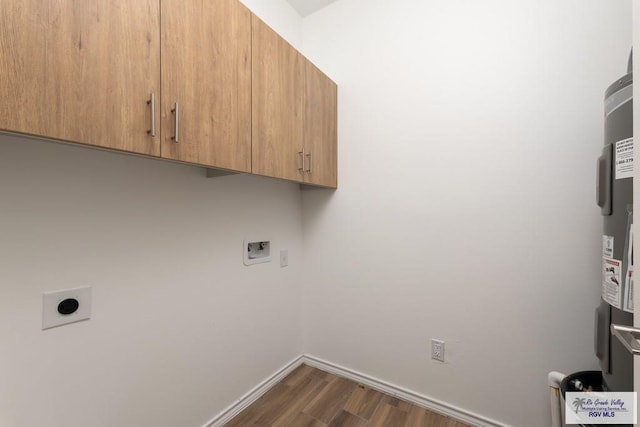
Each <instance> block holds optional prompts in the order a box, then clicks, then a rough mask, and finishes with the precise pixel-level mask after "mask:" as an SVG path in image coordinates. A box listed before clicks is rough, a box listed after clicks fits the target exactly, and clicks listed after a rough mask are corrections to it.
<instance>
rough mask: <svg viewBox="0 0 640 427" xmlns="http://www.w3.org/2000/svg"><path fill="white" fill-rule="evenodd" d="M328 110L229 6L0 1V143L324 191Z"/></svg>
mask: <svg viewBox="0 0 640 427" xmlns="http://www.w3.org/2000/svg"><path fill="white" fill-rule="evenodd" d="M161 17H162V19H160V18H161ZM161 21H162V22H161ZM336 96H337V95H336V85H335V84H334V83H333V82H332V81H331V80H330V79H329V78H328V77H327V76H325V75H324V74H323V73H322V72H321V71H320V70H318V69H317V68H316V67H315V66H314V65H313V64H311V63H310V62H309V61H308V60H307V59H306V58H305V57H304V56H302V55H301V54H300V53H299V52H298V51H297V50H295V49H294V48H293V47H292V46H291V45H289V44H288V43H287V42H286V41H285V40H284V39H283V38H282V37H280V36H279V35H278V34H277V33H275V32H274V31H273V30H272V29H271V28H269V27H268V26H267V25H266V24H264V23H263V22H262V21H261V20H260V19H258V18H257V17H255V16H254V15H253V14H251V12H250V11H249V10H248V9H247V8H246V7H245V6H243V5H242V3H240V2H239V1H238V0H216V1H202V0H135V1H131V0H83V1H79V0H47V1H42V0H6V1H0V100H1V101H0V130H2V131H8V132H16V133H22V134H26V135H33V136H39V137H45V138H53V139H58V140H63V141H69V142H77V143H82V144H87V145H93V146H97V147H103V148H109V149H116V150H122V151H126V152H132V153H138V154H145V155H151V156H157V157H162V158H167V159H171V160H177V161H181V162H186V163H191V164H196V165H201V166H205V167H212V168H221V169H227V170H231V171H239V172H252V173H254V174H259V175H265V176H270V177H277V178H282V179H287V180H292V181H296V182H300V183H308V184H313V185H319V186H326V187H336V185H337V180H336V149H337V146H336V101H337V98H336Z"/></svg>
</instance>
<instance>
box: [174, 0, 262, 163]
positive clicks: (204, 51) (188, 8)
mask: <svg viewBox="0 0 640 427" xmlns="http://www.w3.org/2000/svg"><path fill="white" fill-rule="evenodd" d="M161 4H162V28H161V31H162V102H161V105H162V107H161V109H162V157H166V158H170V159H175V160H180V161H184V162H189V163H196V164H199V165H205V166H213V167H219V168H225V169H231V170H235V171H243V172H250V171H251V13H250V12H249V10H248V9H247V8H246V7H244V6H243V5H242V4H241V3H240V2H239V1H237V0H216V1H204V0H162V1H161ZM176 104H177V106H178V108H177V111H175V110H176V108H175V106H176ZM172 110H173V111H172ZM176 115H177V117H176ZM176 133H177V135H178V138H177V140H176Z"/></svg>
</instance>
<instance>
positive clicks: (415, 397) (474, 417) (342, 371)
mask: <svg viewBox="0 0 640 427" xmlns="http://www.w3.org/2000/svg"><path fill="white" fill-rule="evenodd" d="M302 364H306V365H309V366H311V367H314V368H318V369H320V370H321V371H325V372H329V373H331V374H334V375H338V376H340V377H344V378H347V379H350V380H352V381H355V382H357V383H359V384H363V385H366V386H367V387H370V388H372V389H374V390H378V391H381V392H383V393H387V394H390V395H392V396H395V397H398V398H399V399H402V400H406V401H407V402H410V403H413V404H414V405H417V406H421V407H423V408H426V409H428V410H430V411H433V412H437V413H439V414H442V415H446V416H448V417H451V418H454V419H456V420H458V421H461V422H463V423H465V424H469V425H472V426H476V427H509V426H508V425H507V424H503V423H500V422H498V421H495V420H492V419H490V418H487V417H483V416H481V415H478V414H475V413H473V412H470V411H466V410H464V409H461V408H458V407H456V406H453V405H450V404H448V403H444V402H442V401H440V400H437V399H434V398H431V397H428V396H425V395H423V394H420V393H416V392H414V391H411V390H408V389H406V388H403V387H400V386H397V385H395V384H391V383H389V382H386V381H382V380H379V379H377V378H374V377H372V376H370V375H366V374H363V373H362V372H358V371H354V370H353V369H349V368H345V367H344V366H340V365H337V364H335V363H331V362H328V361H326V360H322V359H320V358H318V357H314V356H310V355H306V354H305V355H301V356H298V357H296V358H295V359H293V360H292V361H290V362H289V363H287V364H286V365H285V366H284V367H282V368H280V369H279V370H278V371H277V372H276V373H274V374H273V375H271V376H270V377H268V378H267V379H265V380H264V381H262V382H261V383H260V384H258V385H257V386H256V387H254V388H253V389H252V390H250V391H249V392H248V393H246V394H245V395H244V396H242V397H241V398H240V399H238V400H236V401H235V402H234V403H232V404H231V405H229V406H228V407H227V408H226V409H224V410H223V411H222V412H220V413H219V414H218V415H216V416H215V417H214V418H213V419H212V420H210V421H209V422H207V423H206V424H204V425H203V427H222V426H224V425H225V424H226V423H228V422H229V421H231V419H233V417H235V416H236V415H238V414H239V413H240V412H242V411H243V410H244V409H245V408H246V407H248V406H249V405H251V404H252V403H253V402H255V401H256V400H258V399H259V398H260V397H261V396H262V395H264V394H265V393H266V392H267V391H269V390H270V389H271V388H272V387H273V386H275V385H276V384H278V383H279V382H280V381H281V380H282V379H283V378H284V377H286V376H287V375H289V374H290V373H291V372H292V371H293V370H294V369H296V368H297V367H298V366H300V365H302Z"/></svg>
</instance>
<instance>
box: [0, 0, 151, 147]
mask: <svg viewBox="0 0 640 427" xmlns="http://www.w3.org/2000/svg"><path fill="white" fill-rule="evenodd" d="M159 35H160V15H159V1H158V0H136V1H130V0H109V1H107V0H83V1H74V0H47V1H42V0H13V1H9V0H5V1H0V100H1V101H0V129H2V130H6V131H11V132H19V133H23V134H28V135H35V136H42V137H48V138H55V139H60V140H65V141H71V142H78V143H83V144H90V145H95V146H99V147H108V148H113V149H118V150H125V151H130V152H135V153H142V154H149V155H156V156H157V155H159V154H160V145H159V140H158V139H157V138H153V137H151V136H150V135H149V134H148V133H147V131H148V130H149V129H150V122H151V117H150V110H151V109H150V108H149V105H147V100H148V99H149V95H150V94H151V93H157V92H158V90H159V89H160V37H159Z"/></svg>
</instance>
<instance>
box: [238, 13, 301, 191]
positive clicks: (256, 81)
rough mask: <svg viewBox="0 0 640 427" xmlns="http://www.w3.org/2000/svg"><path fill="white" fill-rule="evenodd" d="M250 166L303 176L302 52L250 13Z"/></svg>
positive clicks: (255, 170)
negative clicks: (251, 163)
mask: <svg viewBox="0 0 640 427" xmlns="http://www.w3.org/2000/svg"><path fill="white" fill-rule="evenodd" d="M252 27H253V31H252V40H253V43H252V57H253V59H252V64H253V72H252V78H253V85H252V111H253V113H252V129H253V143H252V150H251V152H252V160H253V167H252V172H253V173H254V174H258V175H266V176H270V177H275V178H283V179H288V180H292V181H303V166H302V162H303V154H302V145H303V135H304V123H303V120H304V67H303V59H304V58H303V57H302V55H300V53H298V51H297V50H295V49H294V48H293V47H292V46H291V45H289V43H287V42H286V41H285V40H284V39H283V38H282V37H280V36H279V35H278V34H277V33H276V32H275V31H273V30H272V29H271V28H269V27H268V26H267V25H266V24H265V23H264V22H262V21H261V20H260V19H258V18H257V17H256V16H255V15H254V16H253V17H252Z"/></svg>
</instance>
